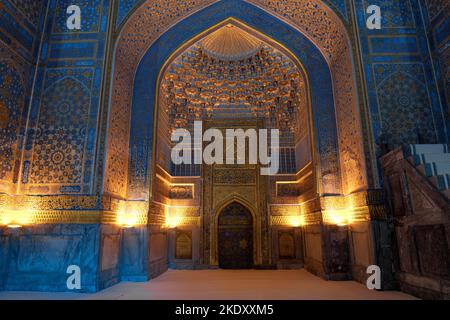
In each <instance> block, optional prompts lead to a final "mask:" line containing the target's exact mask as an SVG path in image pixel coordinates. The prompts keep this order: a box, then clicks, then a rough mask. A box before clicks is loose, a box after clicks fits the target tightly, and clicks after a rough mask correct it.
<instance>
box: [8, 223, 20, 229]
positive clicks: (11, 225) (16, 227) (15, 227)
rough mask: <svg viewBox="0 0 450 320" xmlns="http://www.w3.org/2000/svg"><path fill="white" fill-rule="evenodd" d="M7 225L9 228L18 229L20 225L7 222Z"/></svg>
mask: <svg viewBox="0 0 450 320" xmlns="http://www.w3.org/2000/svg"><path fill="white" fill-rule="evenodd" d="M7 227H8V228H9V229H20V228H22V226H21V225H20V224H8V225H7Z"/></svg>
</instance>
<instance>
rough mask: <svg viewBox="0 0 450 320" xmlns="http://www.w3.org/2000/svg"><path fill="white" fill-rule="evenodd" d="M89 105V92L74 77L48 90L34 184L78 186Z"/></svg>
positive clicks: (33, 171) (37, 137) (38, 137)
mask: <svg viewBox="0 0 450 320" xmlns="http://www.w3.org/2000/svg"><path fill="white" fill-rule="evenodd" d="M89 104H90V96H89V90H88V89H87V88H86V87H85V86H84V85H83V84H82V83H80V82H79V81H77V80H76V79H74V78H72V77H67V78H64V79H62V80H60V81H58V82H56V83H55V84H53V85H52V86H51V87H49V88H48V89H47V91H46V92H45V94H44V98H43V100H42V105H41V111H40V114H39V117H40V118H41V119H43V120H42V121H40V122H39V125H38V128H37V132H36V135H35V143H34V156H33V164H32V168H31V175H30V183H32V184H52V183H56V184H61V183H70V184H79V183H81V182H82V164H83V152H84V147H85V140H86V124H87V119H88V112H89Z"/></svg>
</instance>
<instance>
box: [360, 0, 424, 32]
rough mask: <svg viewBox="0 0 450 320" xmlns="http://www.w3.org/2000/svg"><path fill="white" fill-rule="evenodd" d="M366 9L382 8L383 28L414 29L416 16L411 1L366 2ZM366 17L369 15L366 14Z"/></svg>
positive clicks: (375, 0) (385, 0) (374, 0)
mask: <svg viewBox="0 0 450 320" xmlns="http://www.w3.org/2000/svg"><path fill="white" fill-rule="evenodd" d="M364 2H365V8H367V7H369V6H370V5H377V6H379V7H380V8H381V12H382V15H381V25H382V27H383V28H402V27H414V26H415V22H414V16H413V12H412V8H411V3H410V0H402V1H398V0H364ZM366 16H368V14H367V13H366Z"/></svg>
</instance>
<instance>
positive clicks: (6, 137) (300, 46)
mask: <svg viewBox="0 0 450 320" xmlns="http://www.w3.org/2000/svg"><path fill="white" fill-rule="evenodd" d="M366 2H367V1H363V0H352V1H346V0H342V1H338V0H327V1H319V0H308V1H294V0H287V1H264V0H251V1H239V0H226V1H208V0H205V1H202V0H195V1H189V2H186V1H181V0H180V1H177V0H174V1H165V0H164V1H163V0H161V1H159V0H157V1H137V0H134V1H133V0H117V1H106V0H92V1H84V0H77V1H75V0H74V1H71V2H70V3H69V1H66V0H49V1H45V0H41V1H15V0H3V1H2V2H1V3H0V13H1V18H2V22H3V24H2V25H1V26H0V32H1V35H2V37H1V38H0V39H1V40H0V71H1V74H0V90H1V91H0V93H1V95H0V130H1V131H0V142H1V146H0V163H1V166H0V192H1V194H0V224H1V225H2V229H1V231H0V241H1V242H0V262H1V264H0V288H3V289H6V290H59V291H65V290H67V287H66V277H67V274H66V269H67V267H68V266H69V265H79V266H80V267H81V270H82V272H83V278H82V290H83V291H96V290H100V289H103V288H105V287H108V286H111V285H113V284H115V283H117V282H118V281H121V280H133V281H145V280H148V279H152V278H154V277H155V276H158V275H159V274H161V273H162V272H164V271H165V270H166V269H167V268H168V267H171V268H216V267H221V268H306V269H307V270H309V271H311V272H313V273H315V274H317V275H319V276H321V277H323V278H326V279H334V280H345V279H356V280H357V281H360V282H365V279H366V278H367V273H366V270H367V267H368V266H370V265H379V266H380V267H381V268H382V270H383V283H384V288H385V289H388V288H392V287H394V286H396V285H398V284H399V285H400V287H401V288H402V289H403V290H405V291H409V292H413V293H415V294H418V295H422V296H424V295H425V296H431V297H441V298H442V297H443V295H445V294H444V292H445V290H446V289H445V288H446V285H445V283H446V282H442V279H448V277H449V272H448V268H447V266H448V265H449V264H448V263H449V261H448V259H449V258H448V256H449V255H448V250H449V249H448V243H449V242H450V239H449V232H448V229H449V219H448V187H449V185H450V179H449V174H450V172H447V171H446V170H447V169H446V167H445V161H446V159H448V157H447V156H448V153H446V152H447V151H448V149H447V146H446V145H445V144H446V143H448V131H447V129H446V128H447V125H448V119H449V118H448V97H449V96H448V88H447V85H448V76H446V75H448V73H447V72H446V70H447V69H448V66H449V59H448V57H449V54H448V45H446V43H447V42H448V30H446V29H445V28H444V27H442V26H443V25H444V21H447V19H448V15H449V14H448V12H449V8H448V3H446V2H445V1H423V2H420V3H419V1H416V0H408V1H394V0H376V1H375V0H374V1H372V2H373V3H372V2H371V3H370V4H375V5H379V6H380V8H381V9H382V12H383V21H382V25H383V28H382V29H381V30H368V29H367V28H366V25H365V20H366V19H367V17H368V16H367V13H366V7H367V5H368V4H367V3H366ZM70 4H76V5H79V6H80V8H82V13H83V15H82V16H83V20H82V27H81V30H79V31H69V30H67V26H66V18H67V14H66V8H67V7H68V6H69V5H70ZM44 27H45V28H44ZM42 30H46V31H45V32H43V31H42ZM198 120H201V121H203V126H204V129H208V128H218V129H219V130H226V129H227V128H243V129H263V128H264V129H271V128H274V129H279V130H280V132H281V140H280V150H279V151H280V164H281V166H280V172H279V174H278V175H275V176H269V177H265V176H261V175H260V174H259V167H258V165H212V166H210V165H204V164H203V165H174V164H173V163H172V162H171V159H170V151H171V148H172V147H173V145H172V142H171V139H170V134H171V132H173V130H175V129H177V128H184V129H188V130H192V128H193V123H194V121H198ZM397 147H404V148H405V150H406V152H404V153H403V152H399V151H398V149H396V148H397ZM394 150H396V151H394ZM389 151H392V152H391V153H389V154H387V155H385V156H384V157H381V156H382V155H384V154H386V153H388V152H389ZM192 152H195V150H192ZM428 154H431V156H429V155H428ZM442 162H444V164H441V163H442ZM449 162H450V161H449ZM433 163H434V165H432V164H433ZM430 164H431V165H430ZM428 176H429V177H428ZM410 217H412V218H410ZM414 217H421V218H420V219H421V221H422V222H420V223H417V219H414ZM393 222H395V224H394V223H393ZM14 226H17V227H18V226H20V227H21V228H18V229H14V228H12V227H14ZM394 234H396V237H394V236H393V235H394ZM430 239H431V240H430ZM413 243H414V246H412V244H413ZM397 247H399V248H397ZM403 249H405V250H403ZM405 252H411V253H408V254H409V256H405ZM430 252H431V254H430ZM405 261H413V262H412V263H406V262H405ZM430 281H431V282H432V283H439V285H438V286H434V285H431V286H430V285H428V284H429V283H431V282H430ZM442 283H444V284H442ZM427 285H428V287H427Z"/></svg>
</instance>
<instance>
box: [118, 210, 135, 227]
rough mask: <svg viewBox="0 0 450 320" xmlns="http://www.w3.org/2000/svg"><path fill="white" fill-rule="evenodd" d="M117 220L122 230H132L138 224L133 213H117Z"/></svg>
mask: <svg viewBox="0 0 450 320" xmlns="http://www.w3.org/2000/svg"><path fill="white" fill-rule="evenodd" d="M117 220H118V224H119V225H120V226H122V227H123V228H133V227H134V226H136V225H137V224H138V217H137V214H135V213H133V212H119V214H118V216H117Z"/></svg>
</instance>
